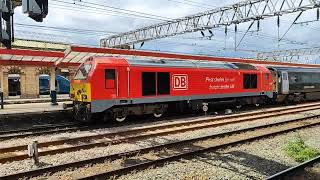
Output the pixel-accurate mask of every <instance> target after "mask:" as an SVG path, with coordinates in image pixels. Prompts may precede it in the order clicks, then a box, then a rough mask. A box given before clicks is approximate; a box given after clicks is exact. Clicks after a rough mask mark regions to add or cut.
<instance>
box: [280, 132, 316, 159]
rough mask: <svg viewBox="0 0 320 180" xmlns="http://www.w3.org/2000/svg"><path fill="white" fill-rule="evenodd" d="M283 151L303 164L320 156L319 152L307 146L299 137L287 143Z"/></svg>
mask: <svg viewBox="0 0 320 180" xmlns="http://www.w3.org/2000/svg"><path fill="white" fill-rule="evenodd" d="M284 150H285V151H286V153H287V154H288V155H289V156H290V157H292V158H293V159H295V160H296V161H298V162H304V161H307V160H310V159H312V158H314V157H316V156H319V155H320V152H319V150H317V149H315V148H313V147H309V146H307V145H306V144H305V142H304V141H303V140H302V138H301V137H300V136H298V137H297V138H296V139H294V140H293V141H290V142H288V143H287V144H286V146H285V148H284Z"/></svg>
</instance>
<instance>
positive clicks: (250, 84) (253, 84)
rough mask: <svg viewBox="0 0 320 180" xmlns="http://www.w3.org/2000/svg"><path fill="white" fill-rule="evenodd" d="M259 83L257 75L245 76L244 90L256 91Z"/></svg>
mask: <svg viewBox="0 0 320 180" xmlns="http://www.w3.org/2000/svg"><path fill="white" fill-rule="evenodd" d="M257 81H258V79H257V75H256V74H243V87H244V89H256V88H257Z"/></svg>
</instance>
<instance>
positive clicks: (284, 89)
mask: <svg viewBox="0 0 320 180" xmlns="http://www.w3.org/2000/svg"><path fill="white" fill-rule="evenodd" d="M281 76H282V89H281V90H282V94H289V78H288V72H286V71H283V72H281Z"/></svg>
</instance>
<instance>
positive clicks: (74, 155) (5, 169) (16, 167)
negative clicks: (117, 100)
mask: <svg viewBox="0 0 320 180" xmlns="http://www.w3.org/2000/svg"><path fill="white" fill-rule="evenodd" d="M309 113H312V114H320V111H319V110H313V111H309V112H308V113H307V114H309ZM304 116H306V113H299V114H296V115H287V116H281V117H277V118H272V119H269V120H268V119H265V120H264V121H261V120H256V121H252V122H246V123H239V124H231V125H227V126H223V127H216V128H209V129H203V130H197V131H192V132H186V133H181V134H176V135H169V136H163V137H158V138H152V139H147V140H144V141H139V142H137V143H135V142H132V143H123V144H119V145H113V146H108V147H99V148H93V149H89V150H82V151H78V152H70V153H64V154H57V155H52V156H44V157H40V161H41V162H42V165H43V167H46V166H49V165H57V164H62V163H66V162H72V161H76V160H83V159H88V158H93V157H99V156H105V155H109V154H113V153H118V152H123V151H129V150H134V149H138V148H142V147H148V146H153V145H156V144H160V143H165V142H170V141H175V140H183V139H189V138H195V137H200V136H205V135H210V134H215V133H221V132H225V131H228V130H236V129H240V128H246V127H249V126H257V125H262V124H268V123H271V122H273V123H274V122H280V121H285V120H288V119H291V118H298V117H304ZM318 130H319V129H318ZM315 134H316V133H313V134H312V136H314V135H315ZM318 137H320V136H319V132H318ZM310 141H311V142H314V141H312V140H310ZM307 143H310V142H309V140H307ZM316 143H317V142H316ZM319 144H320V143H319V140H318V145H319ZM258 149H259V148H258ZM269 150H270V149H269ZM271 154H273V153H272V150H271ZM216 156H217V155H214V154H213V157H216ZM226 156H227V157H230V158H232V154H231V155H229V154H226ZM218 157H219V156H218ZM235 157H237V156H235ZM198 159H199V158H196V159H194V160H191V161H189V160H185V161H184V163H182V164H184V165H187V164H189V163H191V164H192V163H198V161H199V160H198ZM31 162H32V161H31V160H23V161H19V162H12V163H6V164H2V165H1V169H0V175H6V174H11V173H16V172H20V171H25V170H30V169H34V168H36V167H35V166H31V164H32V163H31ZM200 162H201V163H203V162H202V161H201V160H200ZM223 162H224V161H221V162H220V163H222V164H223ZM230 163H231V164H232V162H230ZM290 163H294V162H289V163H288V164H287V165H291V164H290ZM175 164H176V165H177V168H178V169H180V168H183V167H179V166H180V165H179V163H170V164H169V165H167V166H171V165H175ZM204 164H205V165H201V164H200V166H199V167H200V170H201V169H203V171H206V169H207V168H202V167H206V166H208V163H207V162H205V163H204ZM209 164H210V163H209ZM167 166H165V167H163V168H166V167H167ZM214 166H217V165H214ZM196 167H197V166H194V167H190V168H191V169H190V170H189V169H186V172H185V173H193V172H194V173H195V175H197V173H198V172H201V171H200V170H199V171H198V170H196V169H197V168H196ZM163 168H160V170H161V169H163ZM172 168H173V167H172ZM177 168H176V169H177ZM192 168H193V169H194V171H192ZM173 169H175V168H173ZM178 169H177V170H178ZM153 170H157V169H152V170H150V171H153ZM209 170H210V168H209ZM180 171H181V170H179V171H178V172H177V173H178V174H181V176H179V177H180V178H182V179H183V178H184V176H183V175H184V173H183V172H180ZM170 172H171V171H170ZM175 172H176V171H172V172H171V173H164V174H163V175H172V174H175ZM62 174H64V173H63V172H62ZM203 174H204V173H200V174H199V175H203ZM156 175H157V173H156V174H155V175H154V177H157V176H156ZM160 175H161V173H160ZM185 175H186V177H187V175H188V176H189V174H185ZM134 176H137V178H138V177H139V173H137V174H134ZM190 176H191V175H190ZM252 176H257V177H260V176H259V175H258V173H256V174H254V175H252ZM151 177H152V176H151ZM163 177H164V178H166V176H163ZM207 177H210V176H207ZM212 177H215V176H212ZM240 177H241V176H240ZM261 177H262V176H261ZM168 178H170V177H168Z"/></svg>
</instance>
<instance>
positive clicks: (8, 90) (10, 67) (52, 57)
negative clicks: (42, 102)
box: [0, 39, 77, 99]
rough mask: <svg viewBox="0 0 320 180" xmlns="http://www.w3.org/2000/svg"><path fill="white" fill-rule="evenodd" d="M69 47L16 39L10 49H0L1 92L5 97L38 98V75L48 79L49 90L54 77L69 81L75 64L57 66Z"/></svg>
mask: <svg viewBox="0 0 320 180" xmlns="http://www.w3.org/2000/svg"><path fill="white" fill-rule="evenodd" d="M69 46H70V45H67V44H59V43H52V42H44V41H35V40H22V39H16V40H15V42H14V43H13V49H11V50H7V49H0V89H1V91H2V92H3V94H4V98H5V99H8V98H10V97H12V98H24V99H25V98H38V97H39V96H40V86H39V79H40V76H43V75H46V76H48V77H49V82H50V83H49V84H50V89H54V88H55V84H56V82H55V77H56V75H62V76H64V77H66V78H67V79H71V78H72V77H73V75H74V73H75V71H76V68H77V64H71V65H70V66H68V65H64V66H60V67H57V66H55V62H56V61H58V60H60V59H61V58H63V57H64V52H65V51H66V49H68V47H69Z"/></svg>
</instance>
